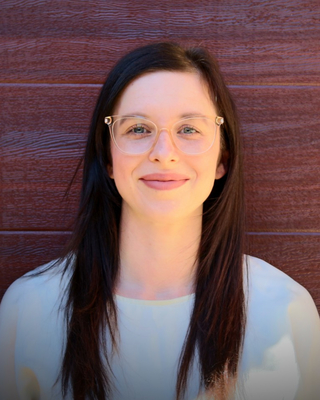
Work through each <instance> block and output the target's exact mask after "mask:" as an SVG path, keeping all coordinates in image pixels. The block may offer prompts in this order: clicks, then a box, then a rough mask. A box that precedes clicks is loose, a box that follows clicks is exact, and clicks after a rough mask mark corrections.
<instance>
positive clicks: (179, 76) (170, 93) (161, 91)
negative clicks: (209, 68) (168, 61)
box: [114, 71, 216, 118]
mask: <svg viewBox="0 0 320 400" xmlns="http://www.w3.org/2000/svg"><path fill="white" fill-rule="evenodd" d="M215 111H216V110H215V107H214V104H213V102H212V99H211V97H210V94H209V89H208V85H207V83H206V82H204V80H203V79H202V77H201V75H200V74H199V73H197V72H171V71H157V72H151V73H147V74H145V75H142V76H140V77H139V78H137V79H135V80H134V81H132V82H131V83H130V84H129V85H128V86H127V88H126V89H125V90H124V91H123V93H122V95H121V97H120V99H119V100H118V103H117V106H116V109H115V110H114V114H120V115H127V114H134V115H136V114H137V115H145V116H148V117H152V116H158V115H161V114H163V115H166V116H168V117H172V118H174V117H179V116H180V115H184V114H188V113H189V114H204V115H208V116H214V115H215V114H216V112H215Z"/></svg>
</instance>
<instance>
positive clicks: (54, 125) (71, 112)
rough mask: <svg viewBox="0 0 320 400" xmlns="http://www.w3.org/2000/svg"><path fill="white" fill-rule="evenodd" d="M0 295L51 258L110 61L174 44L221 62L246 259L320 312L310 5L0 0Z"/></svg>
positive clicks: (319, 26)
mask: <svg viewBox="0 0 320 400" xmlns="http://www.w3.org/2000/svg"><path fill="white" fill-rule="evenodd" d="M0 13H1V28H0V29H1V35H0V46H1V59H0V63H1V66H0V68H1V77H0V89H1V94H0V97H1V107H0V114H1V132H0V135H1V139H0V140H1V144H0V157H1V160H0V161H1V164H0V177H1V193H0V253H1V254H0V257H1V258H0V298H1V296H2V294H3V293H4V290H5V289H6V288H7V287H8V285H9V284H10V283H11V282H12V281H13V280H14V279H16V278H17V277H18V276H20V275H21V274H22V273H24V272H26V271H28V270H30V269H32V268H34V267H36V266H38V265H40V264H42V263H44V262H47V261H49V260H51V259H53V258H55V257H57V256H58V255H59V253H60V250H61V248H62V247H63V245H64V243H65V241H66V239H67V237H68V235H69V232H70V226H71V224H72V219H73V217H74V215H75V209H76V204H77V198H78V191H79V181H80V177H78V178H77V179H76V184H75V185H74V187H73V189H72V191H71V193H70V195H69V197H68V198H67V199H64V192H65V190H66V188H67V185H68V183H69V181H70V179H71V177H72V175H73V172H74V170H75V168H76V165H77V162H78V159H79V157H80V156H81V154H82V151H83V148H84V144H85V140H86V134H87V131H88V126H89V122H90V118H91V113H92V110H93V107H94V103H95V100H96V96H97V94H98V92H99V89H100V87H101V84H102V82H103V81H104V78H105V77H106V75H107V73H108V71H109V69H110V67H111V66H112V65H113V64H114V62H115V61H116V60H117V59H118V58H119V57H120V56H122V55H123V54H124V53H126V52H127V50H128V49H132V48H134V47H136V46H137V45H141V44H145V43H149V42H153V41H159V40H174V41H178V42H180V43H181V44H187V45H203V46H206V47H207V48H208V49H209V50H211V51H212V52H213V53H214V54H215V55H216V56H217V58H218V60H219V62H220V65H221V69H222V70H223V71H224V73H225V77H226V80H227V82H228V85H229V87H230V88H231V90H232V92H233V93H234V95H235V98H236V101H237V105H238V109H239V113H240V116H241V122H242V132H243V140H244V147H245V166H246V186H247V188H246V190H247V209H248V223H247V231H248V236H247V238H248V246H247V247H248V253H249V254H252V255H255V256H258V257H261V258H263V259H265V260H267V261H268V262H270V263H272V264H274V265H275V266H277V267H278V268H280V269H282V270H283V271H285V272H287V273H289V274H290V275H291V276H292V277H293V278H294V279H296V280H297V281H298V282H300V283H301V284H303V285H304V286H305V287H306V288H307V289H308V290H309V291H310V293H311V294H312V296H313V297H314V299H315V301H316V303H317V305H318V307H319V308H320V272H319V267H320V212H319V211H320V196H319V190H320V174H319V165H320V132H319V131H320V2H319V1H314V0H304V1H303V0H274V1H267V0H255V1H235V0H216V1H215V0H192V1H191V0H165V1H160V2H155V1H154V0H144V1H142V0H137V1H125V0H120V1H118V0H92V1H85V0H83V1H80V0H79V1H63V0H60V1H59V0H56V1H54V0H52V1H51V0H47V1H44V0H24V1H22V0H20V1H19V0H6V1H4V2H2V4H1V11H0Z"/></svg>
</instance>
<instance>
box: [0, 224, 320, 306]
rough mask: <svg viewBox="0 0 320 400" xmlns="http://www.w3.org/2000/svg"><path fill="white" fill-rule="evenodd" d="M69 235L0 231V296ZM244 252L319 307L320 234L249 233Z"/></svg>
mask: <svg viewBox="0 0 320 400" xmlns="http://www.w3.org/2000/svg"><path fill="white" fill-rule="evenodd" d="M68 238H69V234H68V233H54V232H51V233H50V232H38V233H32V232H29V233H24V232H21V233H11V234H3V233H2V234H1V233H0V249H1V251H0V298H1V297H2V295H3V293H4V291H5V290H6V288H7V287H8V286H9V285H10V284H11V283H12V282H13V281H14V280H15V279H17V278H18V277H19V276H21V275H22V274H24V273H26V272H27V271H29V270H31V269H33V268H35V267H37V266H39V265H42V264H44V263H46V262H49V261H51V260H53V259H56V258H57V257H59V256H60V255H61V251H62V249H63V247H64V246H65V243H66V241H67V240H68ZM247 253H248V254H251V255H254V256H256V257H259V258H262V259H264V260H266V261H267V262H269V263H270V264H272V265H274V266H276V267H277V268H279V269H281V270H282V271H283V272H285V273H287V274H289V275H290V276H291V277H292V278H293V279H295V280H296V281H297V282H299V283H300V284H301V285H303V286H304V287H306V288H307V289H308V290H309V292H310V293H311V295H312V296H313V298H314V300H315V302H316V304H317V306H318V309H319V310H320V272H319V269H320V235H319V236H312V235H270V234H269V235H257V234H255V235H248V236H247Z"/></svg>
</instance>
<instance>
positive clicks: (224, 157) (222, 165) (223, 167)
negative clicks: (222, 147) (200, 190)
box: [216, 151, 229, 179]
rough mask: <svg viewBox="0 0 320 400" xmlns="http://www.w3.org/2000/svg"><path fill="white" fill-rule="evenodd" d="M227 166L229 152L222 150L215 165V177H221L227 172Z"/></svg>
mask: <svg viewBox="0 0 320 400" xmlns="http://www.w3.org/2000/svg"><path fill="white" fill-rule="evenodd" d="M228 166H229V152H228V151H224V152H223V153H222V154H221V156H220V160H219V162H218V165H217V169H216V179H220V178H222V177H223V176H224V175H225V174H226V173H227V172H228Z"/></svg>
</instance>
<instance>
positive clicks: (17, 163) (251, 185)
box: [0, 85, 320, 232]
mask: <svg viewBox="0 0 320 400" xmlns="http://www.w3.org/2000/svg"><path fill="white" fill-rule="evenodd" d="M99 89H100V86H99V85H97V86H82V85H80V86H68V85H53V86H51V85H40V86H37V85H35V86H34V85H21V86H20V85H12V86H10V85H9V86H7V85H4V86H2V87H1V94H0V98H1V100H2V104H3V107H2V108H1V110H0V113H1V114H0V115H1V117H2V119H3V121H4V124H3V131H2V135H1V142H0V157H1V163H0V176H1V181H0V185H1V191H0V218H1V221H0V223H1V229H5V230H7V229H8V230H34V229H40V230H43V229H46V230H64V229H67V228H68V227H69V226H70V223H71V220H72V218H73V216H74V213H75V209H76V204H77V198H78V197H77V196H78V192H79V184H80V178H81V177H80V175H78V179H77V181H76V182H77V183H76V185H75V187H74V189H73V190H72V191H71V194H70V199H69V202H68V203H64V202H62V200H63V195H64V193H65V190H66V188H67V186H68V184H69V182H70V180H71V178H72V176H73V173H74V170H75V168H76V166H77V163H78V161H79V158H80V157H81V155H82V153H83V149H84V146H85V140H86V135H87V131H88V127H89V124H90V117H91V114H92V111H93V107H94V103H95V101H96V97H97V94H98V92H99ZM231 90H232V92H233V93H234V96H235V98H236V100H237V104H238V109H239V114H240V117H241V121H242V131H243V139H244V148H245V167H246V193H247V207H248V227H247V228H248V231H262V232H265V231H286V230H289V231H318V232H319V230H320V213H319V209H320V197H319V190H320V174H319V165H320V135H319V132H320V120H319V118H318V110H319V109H320V87H235V86H233V87H231Z"/></svg>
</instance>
